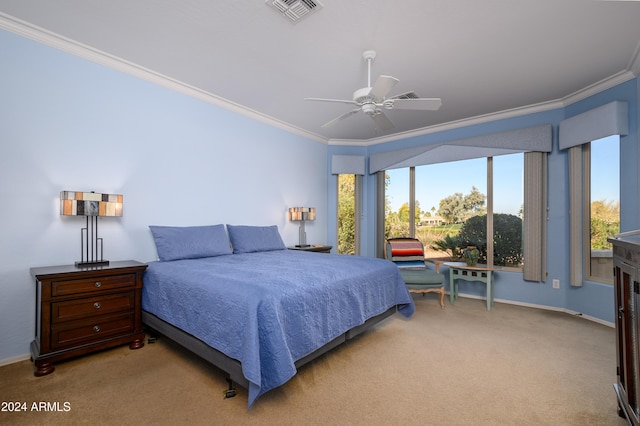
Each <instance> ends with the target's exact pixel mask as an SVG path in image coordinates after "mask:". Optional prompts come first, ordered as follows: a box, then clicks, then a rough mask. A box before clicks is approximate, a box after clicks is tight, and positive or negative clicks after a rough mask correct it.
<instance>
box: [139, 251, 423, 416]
mask: <svg viewBox="0 0 640 426" xmlns="http://www.w3.org/2000/svg"><path fill="white" fill-rule="evenodd" d="M394 305H398V310H399V311H400V312H401V313H402V314H403V315H404V316H406V317H409V316H411V314H413V311H414V309H415V306H414V304H413V300H412V298H411V296H410V295H409V293H408V291H407V289H406V286H405V284H404V281H403V280H402V278H401V276H400V274H399V272H398V268H397V267H396V266H395V265H394V264H393V263H391V262H389V261H387V260H383V259H375V258H369V257H360V256H342V255H334V254H318V253H309V252H303V251H294V250H276V251H267V252H258V253H247V254H231V255H225V256H218V257H208V258H201V259H186V260H177V261H172V262H151V263H150V264H149V267H148V269H147V271H146V273H145V276H144V287H143V292H142V308H143V309H144V310H145V311H148V312H150V313H152V314H154V315H156V316H158V317H159V318H161V319H163V320H164V321H166V322H169V323H171V324H173V325H175V326H176V327H178V328H180V329H182V330H184V331H186V332H188V333H190V334H192V335H194V336H196V337H198V338H199V339H201V340H202V341H204V342H205V343H207V344H208V345H210V346H212V347H214V348H216V349H217V350H219V351H221V352H223V353H224V354H226V355H227V356H229V357H231V358H234V359H237V360H239V361H240V362H241V363H242V371H243V374H244V376H245V377H246V379H247V380H248V381H249V406H251V405H252V404H253V402H254V401H255V400H256V398H258V397H259V396H260V395H262V394H263V393H265V392H267V391H268V390H270V389H273V388H275V387H277V386H280V385H282V384H283V383H285V382H287V381H288V380H289V379H290V378H291V377H293V375H294V374H296V368H295V365H294V363H295V361H296V360H298V359H300V358H302V357H304V356H305V355H307V354H309V353H311V352H313V351H314V350H316V349H317V348H319V347H321V346H322V345H324V344H325V343H327V342H329V341H331V340H333V339H334V338H336V337H338V336H339V335H341V334H343V333H344V332H346V331H347V330H349V329H351V328H353V327H355V326H357V325H360V324H363V323H364V322H365V320H367V319H368V318H370V317H373V316H375V315H377V314H380V313H382V312H384V311H386V310H387V309H388V308H390V307H392V306H394Z"/></svg>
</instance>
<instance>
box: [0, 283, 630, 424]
mask: <svg viewBox="0 0 640 426" xmlns="http://www.w3.org/2000/svg"><path fill="white" fill-rule="evenodd" d="M414 300H416V305H417V311H416V314H415V315H414V316H413V317H412V318H410V319H408V320H407V319H404V318H403V317H401V316H400V315H395V316H394V317H392V318H389V319H387V320H385V321H384V322H383V323H382V324H380V325H379V326H377V327H376V328H375V329H373V330H371V331H370V332H367V333H365V334H364V335H362V336H361V337H359V338H357V339H355V340H354V341H352V342H350V343H348V344H346V345H343V346H342V347H340V348H338V349H336V350H334V351H332V352H330V353H329V354H327V355H325V356H323V357H321V358H319V359H318V360H316V361H314V362H313V363H311V364H309V365H308V366H305V367H303V368H302V369H301V370H300V371H299V373H298V375H297V376H295V377H294V378H293V379H292V380H291V381H289V382H288V383H287V384H285V385H284V386H282V387H280V388H278V389H275V390H273V391H271V392H269V393H267V394H266V395H264V396H262V397H261V398H259V399H258V401H257V402H256V403H255V405H254V407H253V408H252V409H251V410H248V409H247V394H246V391H244V390H243V389H239V392H238V396H236V397H235V398H231V399H224V398H223V391H224V390H225V389H226V386H227V384H226V381H225V380H224V376H223V375H222V374H221V373H220V371H219V370H217V369H215V368H213V367H211V366H210V365H208V364H206V363H204V362H202V361H201V360H200V359H199V358H197V357H195V356H193V355H191V354H188V353H186V352H184V351H183V350H181V349H179V348H177V347H176V346H175V345H174V344H172V343H171V342H170V341H168V340H166V339H159V340H158V342H157V343H155V344H147V345H145V347H144V348H142V349H140V350H137V351H131V350H129V349H128V348H127V347H126V346H125V347H120V348H116V349H112V350H109V351H105V352H102V353H100V354H94V355H91V356H86V357H83V358H78V359H75V360H71V361H68V362H64V363H60V364H58V365H57V367H56V371H55V372H54V373H53V374H51V375H49V376H45V377H41V378H36V377H34V376H33V374H32V365H31V363H30V362H29V361H23V362H19V363H15V364H12V365H8V366H4V367H1V368H0V384H1V385H0V397H1V398H0V400H1V401H4V402H7V401H18V402H25V403H26V404H27V412H17V413H16V412H0V423H2V424H11V425H47V424H51V425H62V424H65V425H71V424H86V425H106V424H109V425H111V424H118V425H124V424H138V425H139V424H171V425H176V424H194V425H204V424H208V425H217V424H240V425H243V424H249V425H254V424H255V425H258V424H260V425H277V424H282V425H284V424H287V425H292V424H295V425H326V424H333V425H345V424H349V425H379V424H385V425H413V424H416V425H498V424H500V425H519V426H522V425H624V424H625V421H624V420H623V419H621V418H619V417H618V415H617V413H616V398H615V393H614V390H613V387H612V384H613V383H614V381H615V380H616V376H615V367H616V365H615V332H614V330H613V329H612V328H609V327H606V326H603V325H599V324H596V323H593V322H590V321H587V320H584V319H582V318H576V317H572V316H570V315H567V314H563V313H556V312H549V311H543V310H537V309H531V308H524V307H519V306H511V305H506V304H500V303H498V304H496V305H495V306H494V308H493V309H492V310H491V311H490V312H488V311H486V308H485V304H484V302H483V301H481V300H474V299H464V298H463V299H460V300H458V301H456V304H455V305H453V306H452V305H449V303H448V302H447V303H446V309H444V310H441V309H440V308H439V306H438V303H437V301H436V298H435V296H434V295H427V296H426V297H423V296H419V295H417V296H415V297H414ZM39 401H43V402H48V403H56V402H58V403H60V409H61V410H64V409H65V405H64V403H65V402H67V403H68V405H67V407H68V408H70V409H69V410H68V411H58V412H37V411H31V407H32V404H33V402H39ZM52 405H53V404H50V407H51V406H52Z"/></svg>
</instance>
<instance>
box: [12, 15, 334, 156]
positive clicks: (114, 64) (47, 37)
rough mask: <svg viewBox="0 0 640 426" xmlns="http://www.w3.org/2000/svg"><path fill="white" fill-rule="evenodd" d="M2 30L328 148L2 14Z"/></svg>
mask: <svg viewBox="0 0 640 426" xmlns="http://www.w3.org/2000/svg"><path fill="white" fill-rule="evenodd" d="M0 29H4V30H7V31H9V32H12V33H14V34H17V35H20V36H23V37H25V38H28V39H31V40H34V41H37V42H39V43H42V44H45V45H47V46H50V47H53V48H55V49H58V50H61V51H63V52H66V53H70V54H72V55H75V56H78V57H80V58H83V59H86V60H88V61H91V62H94V63H97V64H100V65H104V66H107V67H109V68H112V69H115V70H117V71H120V72H123V73H125V74H129V75H131V76H134V77H137V78H140V79H142V80H145V81H148V82H150V83H153V84H157V85H159V86H162V87H165V88H167V89H171V90H174V91H176V92H179V93H182V94H184V95H187V96H191V97H193V98H196V99H198V100H201V101H203V102H206V103H209V104H212V105H216V106H218V107H220V108H224V109H227V110H229V111H233V112H235V113H238V114H241V115H244V116H246V117H248V118H251V119H253V120H256V121H259V122H261V123H265V124H268V125H270V126H273V127H277V128H279V129H282V130H285V131H287V132H290V133H294V134H297V135H299V136H302V137H305V138H307V139H311V140H314V141H316V142H322V143H324V144H326V143H327V142H328V141H327V139H326V138H323V137H321V136H319V135H317V134H315V133H311V132H308V131H306V130H304V129H301V128H299V127H296V126H293V125H291V124H289V123H286V122H284V121H281V120H278V119H276V118H273V117H271V116H268V115H266V114H263V113H260V112H258V111H255V110H253V109H250V108H247V107H245V106H243V105H240V104H237V103H235V102H232V101H230V100H228V99H225V98H222V97H220V96H217V95H214V94H213V93H209V92H207V91H204V90H201V89H198V88H197V87H194V86H191V85H188V84H186V83H183V82H181V81H179V80H176V79H174V78H171V77H168V76H166V75H163V74H160V73H158V72H155V71H153V70H150V69H148V68H145V67H142V66H140V65H137V64H134V63H133V62H129V61H126V60H124V59H122V58H118V57H117V56H114V55H110V54H108V53H106V52H103V51H101V50H98V49H95V48H93V47H91V46H87V45H85V44H82V43H79V42H77V41H75V40H71V39H69V38H66V37H63V36H61V35H59V34H56V33H53V32H51V31H48V30H46V29H44V28H41V27H38V26H36V25H33V24H31V23H29V22H26V21H23V20H20V19H18V18H15V17H13V16H10V15H7V14H4V13H2V12H0Z"/></svg>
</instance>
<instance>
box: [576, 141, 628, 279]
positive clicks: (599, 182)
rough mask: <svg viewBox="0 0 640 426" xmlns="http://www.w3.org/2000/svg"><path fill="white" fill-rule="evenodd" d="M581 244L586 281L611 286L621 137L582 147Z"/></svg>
mask: <svg viewBox="0 0 640 426" xmlns="http://www.w3.org/2000/svg"><path fill="white" fill-rule="evenodd" d="M582 149H583V164H584V189H583V190H584V194H585V196H584V205H585V207H584V209H583V215H584V216H583V223H584V230H583V241H584V242H585V243H584V249H585V250H584V265H585V278H586V279H588V280H592V281H598V282H603V283H609V284H612V283H613V277H612V274H611V271H612V269H613V257H612V247H611V244H609V243H608V242H607V238H609V237H612V236H613V235H614V234H617V233H619V232H620V137H619V136H617V135H616V136H609V137H607V138H603V139H598V140H595V141H592V142H591V143H588V144H584V145H583V146H582Z"/></svg>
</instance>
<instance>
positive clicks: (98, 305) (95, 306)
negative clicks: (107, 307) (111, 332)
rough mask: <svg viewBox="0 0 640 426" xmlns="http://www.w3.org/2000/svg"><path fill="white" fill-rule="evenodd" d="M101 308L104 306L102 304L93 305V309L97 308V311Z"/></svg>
mask: <svg viewBox="0 0 640 426" xmlns="http://www.w3.org/2000/svg"><path fill="white" fill-rule="evenodd" d="M101 306H102V305H101V304H100V302H96V303H94V304H93V307H94V308H96V309H100V307H101Z"/></svg>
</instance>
